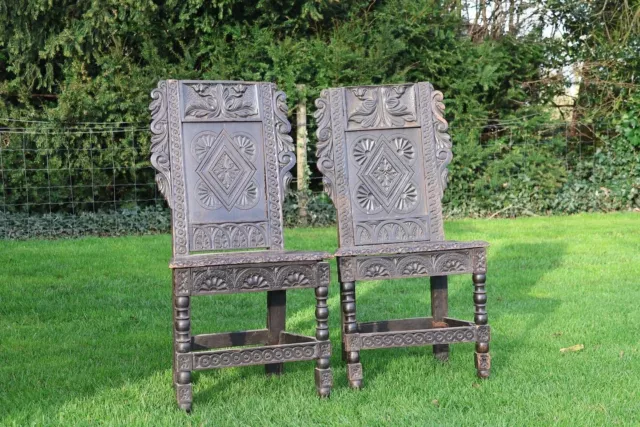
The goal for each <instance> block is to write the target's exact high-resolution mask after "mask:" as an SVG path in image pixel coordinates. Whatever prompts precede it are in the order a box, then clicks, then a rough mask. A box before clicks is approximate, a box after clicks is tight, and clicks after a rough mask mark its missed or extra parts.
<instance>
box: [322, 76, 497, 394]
mask: <svg viewBox="0 0 640 427" xmlns="http://www.w3.org/2000/svg"><path fill="white" fill-rule="evenodd" d="M316 107H317V111H316V113H315V117H316V119H317V123H318V131H317V135H318V162H317V165H318V168H319V169H320V171H321V172H322V174H323V175H324V178H323V181H324V186H325V191H326V192H327V193H328V194H329V196H330V197H331V200H332V201H333V203H334V205H335V206H336V209H337V211H338V233H339V242H340V248H339V249H338V251H337V252H336V254H335V255H336V257H337V258H338V275H339V279H340V299H341V304H342V357H343V359H344V360H346V362H347V376H348V380H349V385H350V386H351V387H354V388H360V387H362V379H363V373H362V365H361V363H360V350H368V349H375V348H389V347H408V346H422V345H433V349H434V354H435V355H436V357H438V358H439V359H441V360H447V359H448V352H449V344H452V343H457V342H476V354H475V361H476V368H477V372H478V376H480V377H482V378H486V377H488V376H489V369H490V363H491V362H490V356H489V326H488V325H487V313H486V311H485V305H486V301H487V296H486V293H485V273H486V247H487V246H488V244H487V243H486V242H479V241H475V242H455V241H446V240H445V238H444V228H443V220H442V208H441V198H442V195H443V191H444V189H445V187H446V183H447V165H448V164H449V162H450V161H451V158H452V153H451V141H450V137H449V135H448V134H447V129H448V125H447V122H446V121H445V119H444V118H443V112H444V105H443V104H442V93H440V92H438V91H434V89H433V87H432V86H431V84H429V83H417V84H400V85H390V86H362V87H347V88H333V89H327V90H324V91H322V93H321V96H320V98H319V99H317V100H316ZM463 273H471V274H472V278H473V283H474V286H475V291H474V296H473V300H474V303H475V319H474V320H475V323H471V322H466V321H463V320H457V319H452V318H449V317H447V310H448V307H447V276H448V275H451V274H463ZM427 276H428V277H430V282H431V311H432V317H424V318H416V319H403V320H385V321H378V322H369V323H358V322H357V321H356V281H358V280H380V279H394V278H404V277H427ZM390 286H391V285H390ZM392 289H393V288H385V295H388V296H389V298H392V296H393V290H392Z"/></svg>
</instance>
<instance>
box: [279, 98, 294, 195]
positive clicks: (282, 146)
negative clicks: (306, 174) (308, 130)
mask: <svg viewBox="0 0 640 427" xmlns="http://www.w3.org/2000/svg"><path fill="white" fill-rule="evenodd" d="M274 101H275V109H274V114H275V116H276V117H275V118H276V121H275V128H276V141H277V144H278V163H279V166H280V182H281V183H282V184H281V185H282V187H281V188H282V193H281V194H282V197H283V198H284V195H285V193H286V192H287V189H288V188H289V184H290V183H291V180H292V179H293V177H292V176H291V172H290V170H291V168H293V166H294V165H295V164H296V157H295V155H294V154H293V138H291V136H290V135H289V132H291V123H289V119H288V118H287V114H288V112H289V109H288V107H287V96H286V95H285V93H284V92H282V91H277V92H276V93H275V94H274Z"/></svg>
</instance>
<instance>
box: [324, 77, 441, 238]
mask: <svg viewBox="0 0 640 427" xmlns="http://www.w3.org/2000/svg"><path fill="white" fill-rule="evenodd" d="M442 100H443V95H442V93H441V92H439V91H436V90H434V89H433V86H432V85H431V84H430V83H427V82H420V83H415V84H397V85H383V86H357V87H342V88H331V89H326V90H323V91H322V93H321V95H320V98H318V99H317V100H316V107H317V111H316V113H315V117H316V120H317V124H318V130H317V136H318V146H317V155H318V162H317V164H318V168H319V169H320V171H321V172H322V174H323V182H324V188H325V191H326V192H327V193H328V194H329V196H330V197H331V200H332V201H333V203H334V205H335V206H336V209H337V211H338V230H339V238H340V246H341V247H354V246H367V245H381V244H393V243H407V242H426V241H442V240H444V228H443V220H442V205H441V200H442V196H443V193H444V189H445V188H446V185H447V174H448V170H447V165H448V164H449V163H450V162H451V159H452V152H451V139H450V136H449V134H448V133H447V131H448V124H447V122H446V120H445V119H444V104H443V103H442Z"/></svg>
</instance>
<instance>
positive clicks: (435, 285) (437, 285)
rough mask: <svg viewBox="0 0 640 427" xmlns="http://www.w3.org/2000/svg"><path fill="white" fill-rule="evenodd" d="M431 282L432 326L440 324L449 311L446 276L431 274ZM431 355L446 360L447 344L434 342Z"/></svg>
mask: <svg viewBox="0 0 640 427" xmlns="http://www.w3.org/2000/svg"><path fill="white" fill-rule="evenodd" d="M429 280H430V282H431V315H432V317H433V322H434V326H435V327H438V326H439V325H442V326H446V325H444V324H442V322H444V318H445V317H447V314H448V311H449V305H448V301H447V298H448V295H447V292H448V291H447V276H433V277H430V278H429ZM433 355H434V356H435V357H436V359H438V360H441V361H443V362H446V361H447V360H449V344H436V345H434V346H433Z"/></svg>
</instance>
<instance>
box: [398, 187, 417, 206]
mask: <svg viewBox="0 0 640 427" xmlns="http://www.w3.org/2000/svg"><path fill="white" fill-rule="evenodd" d="M417 205H418V190H417V189H416V187H415V185H413V184H412V183H409V184H407V186H406V187H405V188H404V190H403V191H402V193H400V197H398V200H397V201H396V205H395V208H396V210H398V211H399V212H402V213H406V212H411V211H412V210H413V209H414V208H415V207H416V206H417Z"/></svg>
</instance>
